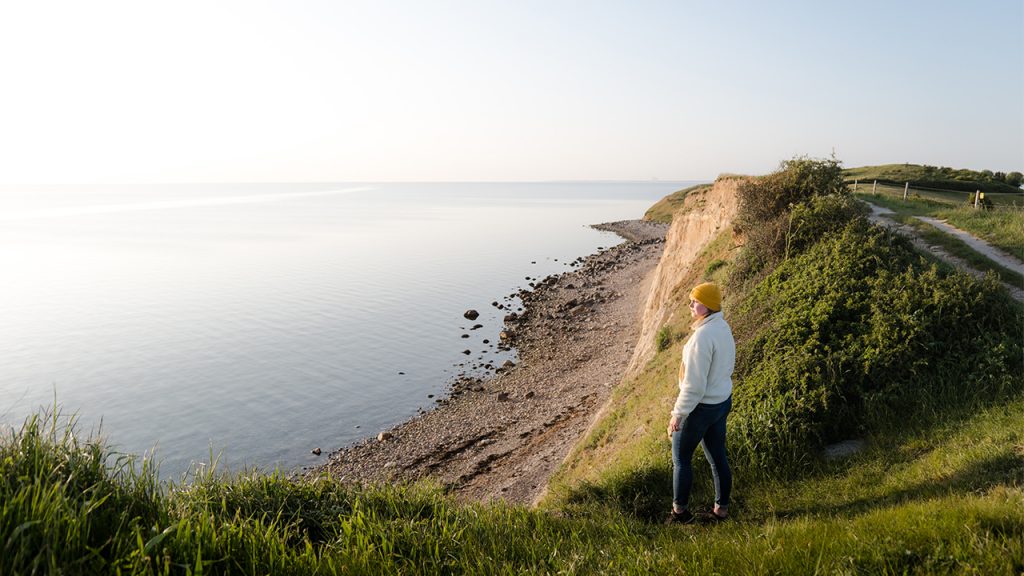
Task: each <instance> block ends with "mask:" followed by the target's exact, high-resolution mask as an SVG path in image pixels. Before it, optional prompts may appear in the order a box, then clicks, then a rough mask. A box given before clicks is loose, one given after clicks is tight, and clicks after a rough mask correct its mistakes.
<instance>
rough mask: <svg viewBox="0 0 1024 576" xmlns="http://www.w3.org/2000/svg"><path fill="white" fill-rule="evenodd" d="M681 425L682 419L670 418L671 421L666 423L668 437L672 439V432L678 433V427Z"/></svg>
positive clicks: (677, 417)
mask: <svg viewBox="0 0 1024 576" xmlns="http://www.w3.org/2000/svg"><path fill="white" fill-rule="evenodd" d="M681 423H682V419H681V418H680V417H679V416H672V419H671V420H669V421H668V436H669V438H671V437H672V433H673V432H678V431H679V425H680V424H681Z"/></svg>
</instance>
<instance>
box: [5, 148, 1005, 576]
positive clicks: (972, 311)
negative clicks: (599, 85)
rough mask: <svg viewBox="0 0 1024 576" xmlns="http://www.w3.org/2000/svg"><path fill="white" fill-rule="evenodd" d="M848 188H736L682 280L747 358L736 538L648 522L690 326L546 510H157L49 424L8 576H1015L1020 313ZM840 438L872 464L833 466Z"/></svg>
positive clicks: (742, 374)
mask: <svg viewBox="0 0 1024 576" xmlns="http://www.w3.org/2000/svg"><path fill="white" fill-rule="evenodd" d="M841 181H842V175H841V173H840V172H839V170H838V166H837V165H836V164H835V163H832V162H829V161H812V160H805V159H797V160H794V161H790V162H787V163H785V164H784V165H783V168H782V169H780V170H779V171H778V172H776V173H773V174H771V175H768V176H765V177H762V178H758V179H753V180H750V181H749V182H747V183H745V184H743V185H741V186H740V192H739V193H740V197H741V198H740V200H741V203H740V206H741V209H740V214H739V215H738V218H737V220H736V223H735V229H734V230H725V231H724V232H723V233H722V234H721V235H720V236H719V237H718V238H717V239H716V240H715V241H714V242H712V243H711V244H709V245H708V246H707V248H706V249H705V250H704V252H703V254H702V255H701V256H700V261H699V263H698V264H697V265H696V266H694V267H693V268H692V269H691V270H690V273H689V277H686V278H681V279H680V288H679V293H678V294H677V295H676V300H675V302H676V305H677V306H680V307H685V295H686V294H685V292H686V289H687V288H688V287H689V286H691V285H692V284H693V283H696V282H698V281H700V280H702V279H705V278H711V279H714V280H715V281H718V282H721V283H722V284H723V285H724V287H725V289H724V291H725V297H726V298H725V303H724V306H725V311H726V317H727V318H728V319H729V321H730V323H731V324H732V326H733V329H734V333H735V334H736V337H737V343H738V351H739V357H738V364H737V372H736V378H735V383H736V385H735V390H734V412H733V414H732V415H730V426H729V442H730V458H731V459H732V463H733V468H734V476H735V488H734V501H733V505H732V507H731V511H732V513H733V517H732V519H731V520H730V521H728V522H725V523H723V524H719V525H714V526H706V525H698V526H669V527H664V526H661V525H660V524H659V523H658V520H660V518H661V517H662V514H663V513H665V512H666V511H667V510H668V507H669V504H670V500H671V482H670V474H671V461H670V454H669V444H668V440H667V438H666V436H665V425H666V424H667V421H668V413H669V410H670V407H671V404H672V402H673V400H674V397H675V394H676V391H677V388H676V384H675V381H676V373H677V369H678V362H679V349H680V347H681V345H682V342H683V340H684V339H685V337H686V336H687V333H688V330H689V327H688V321H687V320H686V318H687V317H688V315H687V314H686V311H685V309H683V308H680V309H678V310H677V313H676V314H675V315H674V316H673V318H675V320H674V321H673V323H671V324H669V325H667V326H666V327H665V328H664V330H663V331H662V333H661V334H662V339H663V342H664V344H665V345H666V346H665V347H664V348H663V349H662V350H661V351H659V352H658V353H657V354H656V356H655V357H654V358H653V359H652V360H651V361H650V363H649V364H648V366H647V367H646V369H645V370H644V371H642V373H640V374H639V375H637V376H636V377H635V378H633V379H631V380H630V381H628V382H625V383H623V385H622V386H620V387H619V388H618V389H617V390H616V391H615V393H614V395H613V398H612V400H611V401H610V403H609V405H608V406H607V408H606V410H605V411H604V413H603V415H602V417H601V418H600V420H599V421H598V422H597V423H596V424H595V426H594V427H593V429H592V430H591V431H590V432H589V434H588V436H587V438H586V439H585V440H584V442H583V443H581V444H580V446H578V447H577V449H576V451H575V452H574V453H573V454H572V455H571V456H570V458H569V459H568V461H567V463H566V464H565V466H564V467H563V469H562V470H561V471H560V472H559V474H558V476H557V478H556V479H555V480H554V481H553V483H552V487H551V491H550V493H549V497H548V499H547V500H546V501H545V502H544V503H543V504H542V506H541V508H540V509H535V510H531V509H526V508H522V507H512V506H506V505H501V504H497V505H482V504H464V503H458V502H455V501H453V500H452V499H450V498H448V497H447V496H446V495H444V494H443V493H442V492H441V491H439V490H438V489H436V488H433V487H431V486H429V485H418V486H385V487H376V488H375V487H357V486H352V485H346V484H343V483H339V482H338V481H336V480H332V479H329V478H322V479H318V480H316V481H311V482H307V481H291V480H289V479H286V478H284V477H282V476H281V475H263V474H259V473H254V474H250V475H246V476H243V477H237V478H222V477H218V476H217V474H215V473H213V472H204V473H200V474H197V476H196V477H195V478H194V480H193V481H192V482H191V483H189V484H188V485H186V486H176V487H170V488H167V487H164V488H162V489H161V487H160V486H159V485H158V484H157V481H156V477H157V476H156V474H155V473H154V471H153V470H152V469H151V468H150V467H148V466H147V465H144V464H143V463H141V462H139V461H137V460H133V459H131V458H128V457H120V458H118V457H116V455H111V454H110V453H109V451H108V450H107V449H106V448H105V447H104V446H103V445H102V444H101V443H98V442H94V441H90V440H80V439H78V438H77V437H76V436H75V435H74V434H73V433H72V429H70V428H68V427H65V426H62V425H58V424H57V422H58V421H59V419H57V418H52V417H47V416H45V415H43V416H39V417H35V418H33V419H30V420H29V421H28V422H26V424H25V426H24V427H22V428H21V429H20V430H19V431H14V432H12V433H10V434H9V436H7V437H5V438H4V440H3V442H2V443H0V507H2V510H0V543H2V545H3V553H2V554H0V574H28V573H39V574H44V573H68V574H72V573H73V574H115V573H122V574H199V573H203V574H255V573H261V574H267V573H271V574H400V573H404V574H409V573H444V574H519V573H536V574H594V573H603V574H652V573H653V574H677V573H681V572H685V573H694V574H713V573H718V574H819V573H820V574H865V573H868V574H875V573H900V574H904V573H906V574H915V573H919V574H935V573H938V574H965V573H974V574H1018V573H1020V572H1022V571H1024V432H1022V431H1024V365H1022V364H1024V348H1022V347H1024V310H1022V308H1021V307H1020V306H1019V305H1018V304H1016V303H1015V302H1014V301H1012V300H1011V299H1010V298H1009V297H1008V296H1007V294H1006V292H1005V290H1004V289H1003V288H1002V287H1000V286H999V285H998V284H997V283H996V282H995V281H994V280H992V279H986V280H976V279H974V278H972V277H970V276H966V275H964V274H960V273H957V272H955V271H952V270H950V269H948V268H944V267H942V266H940V265H938V264H936V263H935V262H933V261H931V260H929V259H927V258H925V257H923V256H921V255H919V254H917V253H915V252H914V251H913V250H912V249H911V247H910V246H909V245H908V244H907V243H906V242H905V241H903V240H901V239H900V238H899V237H897V236H894V235H892V234H890V233H888V232H885V231H881V230H878V229H875V228H873V227H871V226H869V225H867V224H866V222H865V221H864V219H863V218H862V211H861V209H860V208H859V207H858V205H857V203H856V202H854V201H852V200H851V198H850V197H849V195H848V193H846V191H845V189H844V187H843V186H842V183H841ZM734 231H735V232H737V233H738V234H741V235H742V237H743V242H744V244H743V248H742V249H740V250H734V249H732V248H733V239H732V238H733V236H732V232H734ZM848 439H859V440H861V441H862V442H863V443H864V446H865V448H864V450H862V451H861V452H859V453H857V454H855V455H853V456H849V457H846V458H842V459H835V460H828V459H826V458H824V457H823V456H822V449H823V447H824V446H825V445H827V444H829V443H831V442H834V441H837V440H848ZM698 453H699V451H698ZM702 458H703V456H701V455H699V454H698V456H697V459H698V461H699V462H698V464H697V466H695V472H696V474H695V486H694V487H695V491H694V501H693V503H694V504H695V505H696V506H699V505H700V504H701V503H710V499H711V495H712V489H711V482H710V478H709V475H710V474H709V472H708V469H707V465H706V464H705V463H704V462H703V461H702Z"/></svg>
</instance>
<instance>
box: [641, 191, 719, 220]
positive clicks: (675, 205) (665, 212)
mask: <svg viewBox="0 0 1024 576" xmlns="http://www.w3.org/2000/svg"><path fill="white" fill-rule="evenodd" d="M711 186H712V185H711V184H697V185H696V186H690V187H689V188H685V189H683V190H679V191H677V192H673V193H671V194H669V195H668V196H665V197H664V198H662V199H661V200H658V202H656V203H655V204H654V206H651V207H650V208H648V209H647V212H646V213H644V218H643V219H644V220H649V221H652V222H661V223H664V224H669V223H671V222H672V215H673V214H675V213H676V211H678V210H680V209H682V207H683V203H684V202H685V201H686V196H687V194H689V193H691V192H696V191H698V190H710V189H711Z"/></svg>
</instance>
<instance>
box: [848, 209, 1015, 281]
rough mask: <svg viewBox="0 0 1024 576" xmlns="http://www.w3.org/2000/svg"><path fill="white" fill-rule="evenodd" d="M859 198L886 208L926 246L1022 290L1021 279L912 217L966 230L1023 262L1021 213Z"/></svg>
mask: <svg viewBox="0 0 1024 576" xmlns="http://www.w3.org/2000/svg"><path fill="white" fill-rule="evenodd" d="M860 197H861V198H863V199H864V200H867V201H869V202H871V203H873V204H877V205H879V206H884V207H886V208H889V209H890V210H892V211H893V212H895V214H893V215H890V216H888V217H889V218H891V219H893V220H895V221H897V222H900V223H902V224H906V225H908V226H910V227H912V228H914V230H915V231H916V232H917V233H918V235H920V236H921V237H922V238H923V239H924V240H925V241H926V242H928V243H930V244H933V245H937V246H941V247H942V248H943V249H944V250H946V251H947V252H949V253H950V254H952V255H954V256H956V257H958V258H961V259H963V260H964V261H965V262H967V264H968V265H970V266H971V267H972V268H974V269H976V270H981V271H982V272H992V273H994V274H995V275H996V276H997V277H999V279H1000V280H1001V281H1003V282H1005V283H1007V284H1010V285H1011V286H1017V287H1024V276H1022V275H1021V274H1020V273H1018V272H1015V271H1013V270H1010V269H1008V268H1006V267H1005V266H1002V265H1000V264H999V263H998V262H995V261H994V260H992V259H990V258H988V257H987V256H985V255H984V254H981V253H980V252H978V251H976V250H974V249H973V248H971V247H970V246H968V245H967V244H966V243H965V242H963V241H962V240H960V239H959V238H956V237H955V236H952V235H950V234H948V233H946V232H944V231H942V230H940V229H938V228H936V227H935V226H932V225H931V224H928V223H927V222H924V221H922V220H919V219H917V218H915V217H914V216H932V217H935V218H942V219H946V220H947V221H949V222H950V224H953V225H954V226H956V227H958V228H961V229H963V230H967V231H969V232H971V233H973V234H975V235H977V236H979V237H981V238H982V239H984V240H986V241H987V242H989V243H990V244H992V245H993V246H995V247H997V248H1000V249H1002V250H1003V251H1005V252H1008V253H1010V254H1013V255H1016V256H1017V257H1019V258H1024V211H1009V210H1007V211H979V210H974V209H973V208H953V209H950V208H949V207H948V206H947V205H946V204H943V203H941V202H935V201H932V200H907V201H903V200H899V199H894V198H891V197H888V196H883V195H878V194H874V195H873V194H864V195H860Z"/></svg>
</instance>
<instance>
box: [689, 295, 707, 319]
mask: <svg viewBox="0 0 1024 576" xmlns="http://www.w3.org/2000/svg"><path fill="white" fill-rule="evenodd" d="M710 312H711V310H709V309H708V307H707V306H705V305H703V304H701V303H700V302H698V301H696V300H694V299H693V298H690V316H691V317H693V318H703V317H705V316H707V315H708V313H710Z"/></svg>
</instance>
